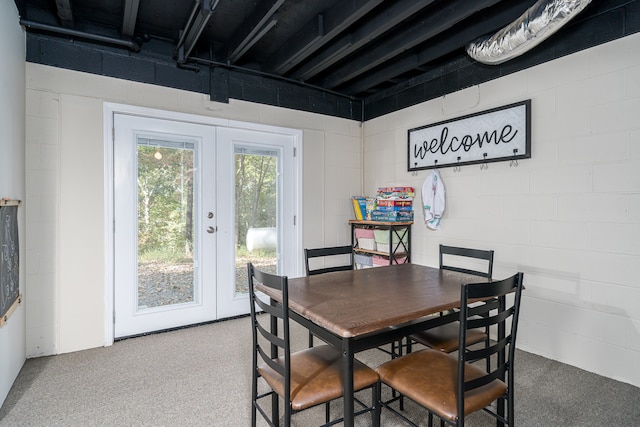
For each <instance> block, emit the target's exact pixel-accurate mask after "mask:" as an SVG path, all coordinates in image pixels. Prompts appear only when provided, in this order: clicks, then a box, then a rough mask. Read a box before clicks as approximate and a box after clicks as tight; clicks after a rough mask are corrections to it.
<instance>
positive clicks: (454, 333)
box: [409, 322, 487, 353]
mask: <svg viewBox="0 0 640 427" xmlns="http://www.w3.org/2000/svg"><path fill="white" fill-rule="evenodd" d="M459 332H460V322H452V323H447V324H446V325H442V326H437V327H435V328H431V329H427V330H425V331H422V332H418V333H415V334H413V335H411V336H410V337H409V338H411V339H412V340H414V341H416V342H419V343H420V344H423V345H426V346H427V347H430V348H433V349H435V350H440V351H443V352H445V353H451V352H454V351H456V350H457V349H458V344H459V341H460V338H459ZM486 339H487V334H485V333H484V332H483V331H481V330H479V329H469V330H468V331H467V339H466V341H467V345H472V344H476V343H479V342H482V341H484V340H486Z"/></svg>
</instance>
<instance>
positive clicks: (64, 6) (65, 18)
mask: <svg viewBox="0 0 640 427" xmlns="http://www.w3.org/2000/svg"><path fill="white" fill-rule="evenodd" d="M56 9H57V11H58V18H60V23H61V24H62V26H63V27H65V28H73V27H74V24H73V10H72V9H71V0H56Z"/></svg>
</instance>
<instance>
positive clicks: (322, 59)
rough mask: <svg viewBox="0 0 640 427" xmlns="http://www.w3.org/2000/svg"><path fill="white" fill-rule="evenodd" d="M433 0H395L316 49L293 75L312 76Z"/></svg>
mask: <svg viewBox="0 0 640 427" xmlns="http://www.w3.org/2000/svg"><path fill="white" fill-rule="evenodd" d="M433 2H434V0H420V1H417V0H399V1H395V2H393V4H392V5H391V6H390V7H389V8H388V9H385V10H383V11H381V12H380V13H379V14H378V15H376V16H375V17H372V18H371V19H370V20H369V21H367V22H366V23H364V24H363V25H362V26H361V27H360V28H358V29H357V30H356V31H354V32H350V33H348V34H345V35H343V36H340V37H338V38H337V39H336V40H335V41H333V42H331V45H329V46H326V47H325V48H324V49H322V51H320V52H318V53H316V54H315V55H314V56H313V57H312V58H310V59H309V60H308V61H307V62H305V63H304V64H303V65H301V66H300V67H299V68H298V70H296V71H295V72H294V73H293V75H292V77H293V78H295V79H300V80H309V79H310V78H312V77H313V76H315V75H317V74H319V73H320V72H322V71H324V70H325V69H327V68H328V67H330V66H331V65H333V64H335V63H336V62H338V61H340V60H341V59H342V58H344V57H346V56H347V55H349V54H351V53H353V52H355V51H356V50H358V49H360V48H361V47H362V46H364V45H365V44H367V43H369V42H371V41H372V40H374V39H375V38H377V37H379V36H380V35H382V34H383V33H385V32H386V31H388V30H390V29H391V28H393V27H394V26H396V25H398V24H400V23H401V22H402V21H404V20H405V19H407V18H409V17H410V16H411V15H413V14H414V13H417V12H418V11H420V10H421V9H423V8H424V7H426V6H428V5H429V4H431V3H433Z"/></svg>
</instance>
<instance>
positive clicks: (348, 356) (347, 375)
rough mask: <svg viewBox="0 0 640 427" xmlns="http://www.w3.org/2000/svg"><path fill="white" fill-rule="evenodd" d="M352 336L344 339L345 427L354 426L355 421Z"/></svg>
mask: <svg viewBox="0 0 640 427" xmlns="http://www.w3.org/2000/svg"><path fill="white" fill-rule="evenodd" d="M352 344H353V343H352V340H351V339H350V338H345V339H343V340H342V357H343V359H344V360H343V361H344V363H343V371H342V387H343V391H344V396H343V399H344V425H345V427H353V423H354V416H353V413H354V404H353V345H352Z"/></svg>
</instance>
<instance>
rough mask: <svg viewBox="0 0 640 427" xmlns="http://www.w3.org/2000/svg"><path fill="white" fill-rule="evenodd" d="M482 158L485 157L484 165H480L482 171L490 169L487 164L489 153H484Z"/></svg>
mask: <svg viewBox="0 0 640 427" xmlns="http://www.w3.org/2000/svg"><path fill="white" fill-rule="evenodd" d="M482 157H484V163H483V164H481V165H480V169H489V165H488V164H487V153H482Z"/></svg>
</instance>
